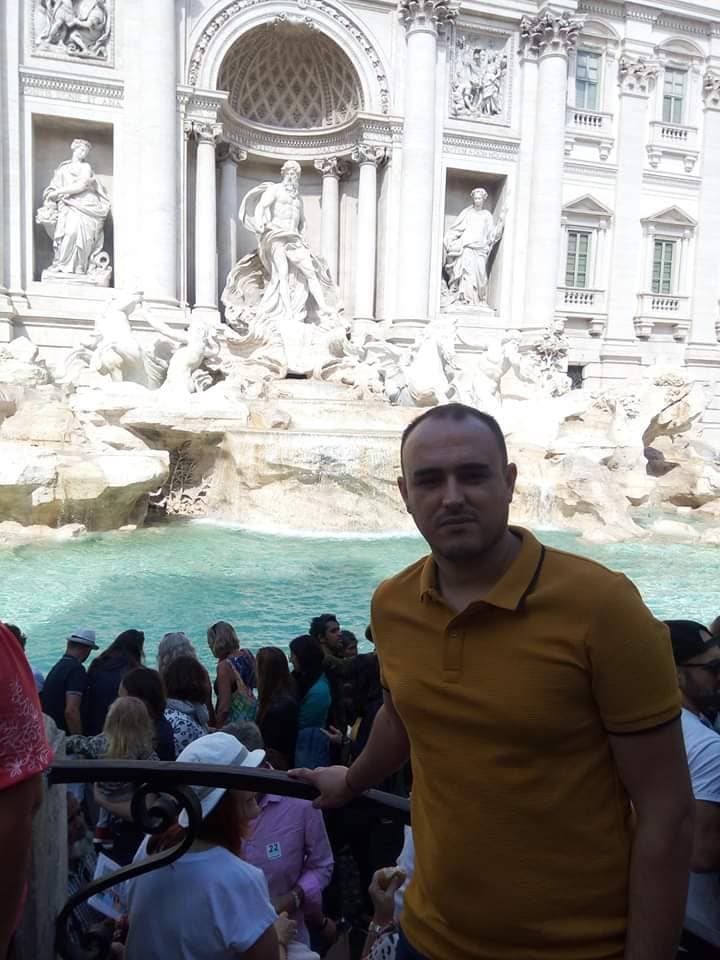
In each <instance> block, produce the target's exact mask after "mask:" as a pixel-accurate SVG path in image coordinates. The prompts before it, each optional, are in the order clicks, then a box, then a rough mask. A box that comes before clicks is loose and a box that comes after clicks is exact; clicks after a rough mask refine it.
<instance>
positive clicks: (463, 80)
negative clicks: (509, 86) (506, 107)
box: [452, 38, 507, 120]
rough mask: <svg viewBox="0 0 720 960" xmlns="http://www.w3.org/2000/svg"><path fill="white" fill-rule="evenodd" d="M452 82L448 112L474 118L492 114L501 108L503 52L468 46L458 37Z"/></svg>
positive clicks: (493, 115) (504, 60)
mask: <svg viewBox="0 0 720 960" xmlns="http://www.w3.org/2000/svg"><path fill="white" fill-rule="evenodd" d="M458 46H459V48H460V55H459V56H458V58H457V61H456V68H455V76H454V79H453V85H452V113H453V115H454V116H456V117H466V118H471V119H475V120H479V119H483V118H485V117H496V116H498V115H499V114H500V113H502V110H503V80H504V77H505V73H506V71H507V56H506V55H505V54H503V53H502V52H500V51H497V50H490V49H485V48H484V47H472V46H470V45H467V44H466V42H465V40H464V38H463V39H462V40H461V41H459V43H458Z"/></svg>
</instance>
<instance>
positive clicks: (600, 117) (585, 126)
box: [565, 107, 612, 137]
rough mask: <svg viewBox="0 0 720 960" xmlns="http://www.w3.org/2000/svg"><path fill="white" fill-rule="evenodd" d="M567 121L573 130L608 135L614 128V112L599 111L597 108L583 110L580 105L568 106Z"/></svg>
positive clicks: (602, 135)
mask: <svg viewBox="0 0 720 960" xmlns="http://www.w3.org/2000/svg"><path fill="white" fill-rule="evenodd" d="M565 123H566V124H567V126H568V127H570V128H571V129H573V130H579V131H582V132H583V133H591V134H597V135H598V136H601V137H608V136H609V135H610V131H611V129H612V114H611V113H599V112H598V111H596V110H583V109H581V108H580V107H568V108H567V112H566V114H565Z"/></svg>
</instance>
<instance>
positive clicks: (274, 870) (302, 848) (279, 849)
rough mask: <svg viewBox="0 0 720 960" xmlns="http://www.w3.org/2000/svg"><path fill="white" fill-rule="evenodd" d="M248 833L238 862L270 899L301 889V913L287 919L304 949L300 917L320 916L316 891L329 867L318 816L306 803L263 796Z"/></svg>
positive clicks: (327, 847)
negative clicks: (252, 871) (258, 878)
mask: <svg viewBox="0 0 720 960" xmlns="http://www.w3.org/2000/svg"><path fill="white" fill-rule="evenodd" d="M251 831H252V832H251V835H250V837H249V838H248V839H247V840H246V841H245V843H244V845H243V857H244V859H245V860H247V862H248V863H251V864H253V866H256V867H259V868H260V869H261V870H262V872H263V873H264V874H265V879H266V880H267V883H268V887H269V889H270V896H271V897H272V898H274V897H282V896H284V895H285V894H287V893H289V892H290V890H292V888H293V887H294V886H300V887H302V889H303V890H304V892H305V902H304V904H303V909H302V912H298V913H295V914H291V917H292V919H293V920H295V921H296V923H297V925H298V929H297V935H296V939H297V940H300V941H301V942H302V943H306V944H309V943H310V937H309V935H308V932H307V927H306V926H305V918H304V915H305V914H309V915H317V916H318V918H319V917H320V915H321V914H322V892H323V890H324V889H325V887H326V886H327V885H328V883H329V882H330V877H331V876H332V871H333V863H334V861H333V855H332V850H331V849H330V841H329V840H328V835H327V831H326V829H325V821H324V820H323V815H322V813H321V812H320V810H316V809H315V808H314V807H313V805H312V804H311V803H310V801H309V800H297V799H295V798H294V797H278V796H275V795H274V794H267V795H266V796H264V797H263V798H262V800H260V816H259V817H257V819H255V820H253V821H252V824H251Z"/></svg>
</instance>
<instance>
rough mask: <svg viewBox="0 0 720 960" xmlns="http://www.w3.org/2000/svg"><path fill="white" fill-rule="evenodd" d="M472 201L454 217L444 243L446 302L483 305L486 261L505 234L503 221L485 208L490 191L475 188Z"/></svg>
mask: <svg viewBox="0 0 720 960" xmlns="http://www.w3.org/2000/svg"><path fill="white" fill-rule="evenodd" d="M470 199H471V200H472V203H471V204H470V206H468V207H465V209H464V210H463V211H461V213H460V214H459V215H458V216H457V217H456V218H455V220H453V222H452V223H451V224H450V227H449V228H448V230H447V232H446V234H445V239H444V243H443V273H444V275H445V280H446V281H447V301H448V302H449V303H458V304H472V305H476V304H480V303H485V302H486V300H487V261H488V257H489V256H490V254H491V252H492V249H493V247H494V246H495V244H496V243H497V242H498V240H499V239H500V237H501V236H502V231H503V226H504V221H503V217H502V216H500V217H498V219H497V221H496V220H495V219H494V218H493V215H492V214H491V213H490V211H489V210H485V209H483V206H484V203H485V201H486V200H487V191H486V190H483V188H482V187H476V189H475V190H473V191H472V193H471V194H470Z"/></svg>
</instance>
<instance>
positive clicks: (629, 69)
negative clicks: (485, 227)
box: [601, 54, 658, 378]
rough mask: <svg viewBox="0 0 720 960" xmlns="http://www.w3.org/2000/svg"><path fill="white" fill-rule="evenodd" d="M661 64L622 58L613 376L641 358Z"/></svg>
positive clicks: (604, 355) (610, 329)
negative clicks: (649, 174) (653, 105)
mask: <svg viewBox="0 0 720 960" xmlns="http://www.w3.org/2000/svg"><path fill="white" fill-rule="evenodd" d="M657 72H658V67H657V65H656V64H655V63H651V62H648V61H646V60H644V59H643V58H641V57H638V58H634V57H632V56H630V55H629V54H625V55H624V56H622V57H621V58H620V60H619V61H618V92H619V105H620V107H619V109H620V117H619V128H618V140H617V163H618V177H617V184H616V188H615V216H614V221H613V244H612V251H611V255H610V288H609V291H608V319H607V327H606V329H605V341H604V343H603V346H602V349H601V360H602V363H603V366H604V367H605V368H606V369H605V372H606V373H607V375H608V376H611V377H616V378H617V377H621V376H624V375H626V373H627V370H626V369H623V368H626V367H627V364H634V363H638V362H639V356H640V353H639V348H638V345H637V342H636V339H635V328H634V325H633V318H634V316H635V312H636V309H637V295H638V293H642V292H643V287H644V286H645V285H646V282H645V274H646V270H645V255H646V250H647V248H646V247H645V246H644V243H643V233H642V228H641V224H640V218H641V216H642V208H641V202H640V198H641V195H642V177H643V167H644V162H645V140H646V137H647V111H648V100H649V97H650V93H651V91H652V90H653V87H654V84H655V79H656V77H657Z"/></svg>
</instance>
